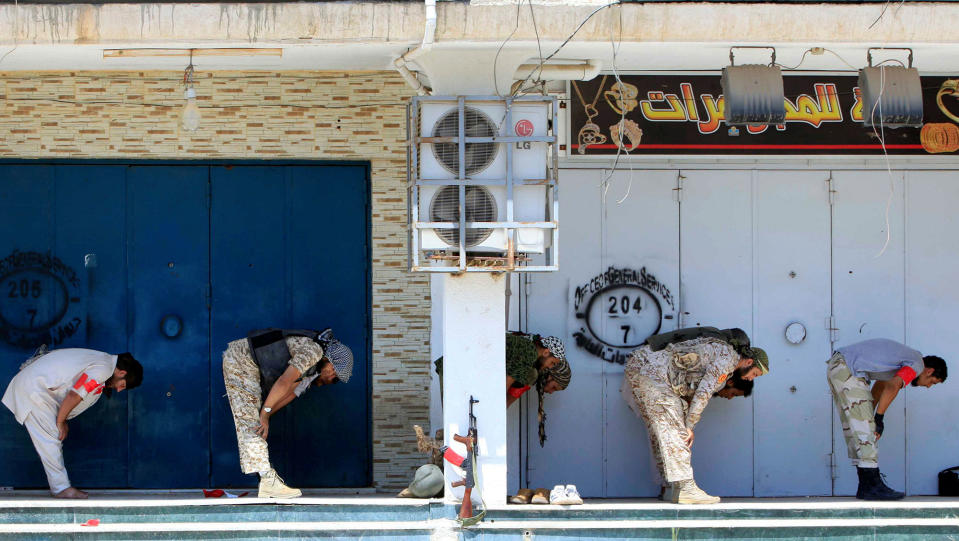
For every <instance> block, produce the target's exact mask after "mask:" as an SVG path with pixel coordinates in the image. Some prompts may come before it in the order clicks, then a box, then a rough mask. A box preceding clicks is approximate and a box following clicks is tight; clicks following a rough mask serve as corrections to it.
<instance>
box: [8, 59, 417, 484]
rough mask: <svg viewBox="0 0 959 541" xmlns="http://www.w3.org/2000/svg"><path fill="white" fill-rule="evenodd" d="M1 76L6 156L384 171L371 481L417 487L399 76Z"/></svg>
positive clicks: (378, 189)
mask: <svg viewBox="0 0 959 541" xmlns="http://www.w3.org/2000/svg"><path fill="white" fill-rule="evenodd" d="M195 86H196V92H197V101H198V103H199V105H200V107H201V112H202V115H203V118H202V121H201V123H200V129H199V130H197V131H196V132H194V133H190V132H186V131H183V130H182V129H181V127H180V126H179V115H180V112H181V111H182V107H183V103H184V100H183V84H182V72H75V73H65V72H56V73H51V72H6V73H0V98H2V100H0V134H2V137H0V158H70V159H90V158H101V159H103V158H114V159H184V160H189V159H208V158H218V159H223V158H239V159H244V160H257V159H264V160H273V159H284V158H286V159H308V160H362V161H368V162H369V163H370V164H371V171H372V192H373V193H372V222H373V224H372V236H373V239H372V241H373V246H372V252H373V265H372V269H373V306H372V311H373V366H372V369H373V379H372V382H373V392H372V395H373V462H374V464H373V480H374V483H375V485H376V486H377V488H380V489H395V488H398V487H402V486H405V485H406V484H407V483H408V481H409V479H410V476H411V474H412V471H413V469H414V468H415V467H416V466H419V465H420V464H422V463H424V456H423V455H422V454H420V453H418V452H417V451H416V446H415V438H414V437H413V432H412V428H411V427H412V425H413V424H421V425H423V426H424V427H425V426H426V425H428V424H429V381H430V378H429V362H428V355H429V327H430V311H429V281H428V279H427V278H426V277H424V276H421V275H411V274H409V273H408V272H407V271H406V247H405V246H406V233H405V228H406V191H405V186H406V150H405V147H404V140H405V136H406V134H405V129H406V128H405V127H406V124H405V103H406V99H407V97H408V96H409V93H410V91H409V88H408V87H407V86H406V84H405V83H404V82H403V80H402V79H401V78H400V77H399V76H397V75H396V74H394V73H391V72H364V73H343V72H335V73H326V72H279V73H265V72H215V73H204V72H202V71H199V72H197V74H196V85H195Z"/></svg>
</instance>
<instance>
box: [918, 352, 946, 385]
mask: <svg viewBox="0 0 959 541" xmlns="http://www.w3.org/2000/svg"><path fill="white" fill-rule="evenodd" d="M922 364H924V365H925V366H926V368H932V377H934V378H939V381H946V375H948V370H947V369H946V361H945V360H944V359H943V358H942V357H937V356H935V355H926V356H925V357H923V358H922Z"/></svg>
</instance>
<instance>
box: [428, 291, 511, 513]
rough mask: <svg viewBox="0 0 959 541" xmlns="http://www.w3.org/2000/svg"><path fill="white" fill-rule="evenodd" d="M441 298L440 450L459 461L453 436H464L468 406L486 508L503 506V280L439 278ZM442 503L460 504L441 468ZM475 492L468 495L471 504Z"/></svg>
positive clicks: (459, 447)
mask: <svg viewBox="0 0 959 541" xmlns="http://www.w3.org/2000/svg"><path fill="white" fill-rule="evenodd" d="M442 280H443V282H444V286H443V287H444V292H443V342H444V343H445V344H448V345H449V346H450V347H447V348H445V352H444V360H443V426H444V441H445V442H446V445H449V446H451V448H452V449H453V450H454V451H456V452H457V453H459V454H460V455H463V456H465V453H466V448H465V446H464V445H463V444H461V443H456V442H454V441H453V435H454V434H459V435H461V436H466V435H467V433H468V429H469V401H470V397H471V396H472V397H473V398H475V399H476V400H479V403H478V404H476V405H475V406H474V408H473V412H474V414H475V415H476V417H477V428H478V431H479V440H478V441H477V449H478V451H477V454H478V455H479V459H478V463H479V465H478V474H479V483H480V487H481V488H482V493H483V498H484V499H485V500H486V503H487V504H488V505H491V506H493V505H504V504H505V503H506V489H507V487H506V407H505V406H506V403H505V382H506V365H505V363H504V362H503V359H504V358H505V356H506V341H505V340H504V339H503V336H504V334H505V332H506V321H505V312H504V306H505V298H506V297H505V282H506V279H505V277H504V275H503V274H492V273H464V274H459V275H455V274H450V275H444V276H443V278H442ZM444 472H445V475H446V482H447V490H446V501H447V502H449V503H452V502H453V501H455V498H461V497H462V494H463V489H462V488H457V489H452V488H451V487H450V486H449V483H450V482H452V481H456V480H458V479H460V478H461V477H462V475H461V472H455V471H454V468H452V467H450V466H449V465H447V467H446V468H444ZM479 492H480V491H479V490H474V491H473V496H474V500H477V501H478V499H479V496H480V494H479Z"/></svg>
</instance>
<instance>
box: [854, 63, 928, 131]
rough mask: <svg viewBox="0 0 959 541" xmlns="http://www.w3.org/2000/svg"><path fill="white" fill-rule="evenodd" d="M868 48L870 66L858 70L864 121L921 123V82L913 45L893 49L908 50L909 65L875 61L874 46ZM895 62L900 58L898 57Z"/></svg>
mask: <svg viewBox="0 0 959 541" xmlns="http://www.w3.org/2000/svg"><path fill="white" fill-rule="evenodd" d="M878 49H882V50H890V49H885V48H883V47H870V48H869V49H868V50H867V51H866V60H867V61H868V63H869V65H868V67H865V68H862V69H861V70H859V91H860V92H861V93H862V121H863V125H864V126H865V127H867V128H872V127H873V126H882V127H885V128H901V127H915V128H918V127H921V126H922V84H921V83H920V82H919V70H917V69H916V68H914V67H912V49H907V48H899V47H896V48H894V49H891V50H897V51H909V67H906V66H904V65H901V64H902V63H901V62H900V65H899V66H883V65H882V64H883V63H885V62H888V60H885V61H883V62H880V63H879V65H877V66H873V65H872V51H873V50H878ZM895 62H899V61H898V60H895Z"/></svg>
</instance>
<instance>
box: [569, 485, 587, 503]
mask: <svg viewBox="0 0 959 541" xmlns="http://www.w3.org/2000/svg"><path fill="white" fill-rule="evenodd" d="M566 505H583V498H581V497H580V495H579V491H578V490H576V485H566Z"/></svg>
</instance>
